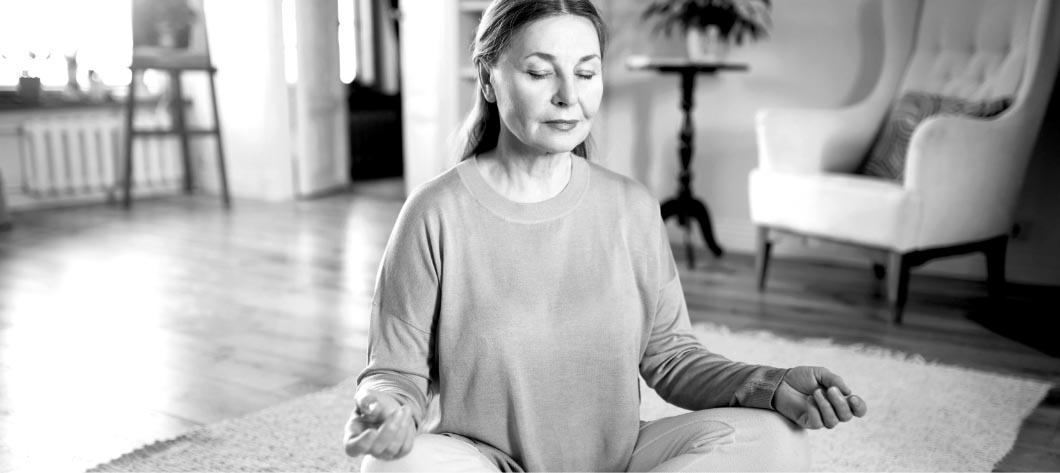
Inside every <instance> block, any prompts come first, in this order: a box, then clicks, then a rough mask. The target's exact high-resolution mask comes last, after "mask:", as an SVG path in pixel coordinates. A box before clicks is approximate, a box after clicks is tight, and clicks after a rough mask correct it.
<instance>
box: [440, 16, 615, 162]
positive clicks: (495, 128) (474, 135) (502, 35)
mask: <svg viewBox="0 0 1060 473" xmlns="http://www.w3.org/2000/svg"><path fill="white" fill-rule="evenodd" d="M559 15H575V16H580V17H582V18H585V19H587V20H589V21H590V22H592V24H593V26H595V27H596V36H597V38H598V39H599V40H600V54H601V55H602V54H603V52H604V48H605V47H606V45H607V26H606V25H604V20H602V19H601V18H600V14H599V13H597V11H596V7H594V6H593V4H592V3H591V2H590V1H589V0H493V2H492V3H490V5H489V7H487V8H486V11H485V12H483V13H482V20H481V21H480V22H479V25H478V30H477V31H476V33H475V42H474V43H472V45H471V63H472V66H473V69H474V70H475V71H476V76H475V77H476V81H475V94H474V96H475V97H474V100H475V104H474V106H473V107H472V108H471V112H470V113H468V116H467V118H466V119H465V120H464V125H463V127H461V129H460V137H459V138H460V139H461V144H462V146H459V147H458V148H457V149H458V150H460V153H461V155H460V157H461V160H464V159H467V158H470V157H472V156H474V155H476V154H480V153H484V152H486V151H489V150H491V149H494V148H496V147H497V137H498V136H499V135H500V131H501V118H500V112H499V111H498V110H497V104H496V103H491V102H488V101H486V98H485V97H483V95H482V83H481V82H480V81H479V80H478V79H479V77H480V76H479V75H478V73H477V72H478V70H479V69H480V68H481V67H494V66H496V65H497V60H498V59H499V58H500V56H501V53H503V52H504V51H505V50H506V49H507V48H508V46H509V44H510V43H511V41H512V38H513V37H514V36H515V34H516V33H517V32H518V31H519V29H520V28H522V27H524V26H526V25H528V24H530V23H531V22H534V21H537V20H540V19H543V18H547V17H550V16H559ZM591 139H592V138H591V137H588V138H586V139H585V141H583V142H581V143H580V144H579V145H578V146H575V147H574V150H573V153H574V154H576V155H578V156H581V157H583V158H586V159H588V157H589V155H588V149H587V148H588V146H587V145H588V143H589V142H590V141H591Z"/></svg>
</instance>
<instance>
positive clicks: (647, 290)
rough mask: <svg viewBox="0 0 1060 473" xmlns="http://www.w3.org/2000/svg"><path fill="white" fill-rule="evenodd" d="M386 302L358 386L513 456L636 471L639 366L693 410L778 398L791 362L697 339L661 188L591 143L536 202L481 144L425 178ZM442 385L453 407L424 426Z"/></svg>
mask: <svg viewBox="0 0 1060 473" xmlns="http://www.w3.org/2000/svg"><path fill="white" fill-rule="evenodd" d="M371 317H372V318H371V334H370V343H369V349H368V366H367V367H366V368H365V370H364V371H363V372H362V373H361V375H360V377H359V385H358V389H364V388H371V389H376V390H380V391H385V392H388V393H391V394H392V395H394V396H395V397H396V398H397V399H398V400H399V402H401V403H403V404H405V405H409V406H411V407H412V409H413V412H414V416H415V418H416V420H417V425H420V426H421V430H429V431H431V432H435V433H444V434H449V435H451V436H454V437H457V438H462V439H464V440H468V441H471V442H472V443H473V444H475V445H476V446H477V447H478V448H479V450H480V451H482V452H483V453H484V454H486V455H487V456H489V457H490V458H491V459H492V460H493V461H494V462H496V463H497V464H498V465H499V466H500V467H501V468H502V469H506V470H520V469H526V470H530V471H537V470H550V471H556V470H562V471H594V470H606V471H624V470H625V469H626V466H627V465H628V463H629V460H630V457H631V455H632V453H633V447H634V445H635V443H636V441H637V432H638V428H639V425H640V419H639V403H640V391H639V381H638V376H643V377H644V380H645V382H646V383H647V385H648V386H650V387H652V388H654V389H655V390H656V392H658V393H659V395H660V396H661V397H662V398H663V399H665V400H667V401H668V402H670V403H671V404H674V405H676V406H679V407H683V408H685V409H690V410H699V409H706V408H711V407H721V406H746V407H757V408H765V409H769V408H771V407H770V406H771V402H772V398H773V393H774V391H775V390H776V387H777V385H778V384H779V382H780V380H781V379H782V378H783V375H784V371H785V370H783V369H777V368H771V367H766V366H758V365H750V364H745V363H739V362H734V361H730V360H728V359H727V358H725V357H723V356H721V355H719V354H715V353H711V352H710V351H708V350H707V349H706V348H705V347H703V346H702V345H701V344H700V343H699V342H698V340H697V339H696V338H695V336H694V335H693V334H692V333H691V331H690V329H691V326H690V323H689V318H688V310H687V308H686V305H685V298H684V293H683V292H682V289H681V282H680V280H679V279H678V274H677V269H676V266H675V263H674V258H673V254H672V253H671V249H670V244H669V240H668V238H667V233H666V229H665V225H664V223H663V220H662V216H661V213H660V209H659V202H658V201H657V200H656V199H655V198H654V197H652V196H651V194H650V193H649V192H648V191H647V189H645V188H644V186H642V185H641V184H639V183H637V182H636V181H634V180H632V179H630V178H627V177H625V176H622V175H620V174H617V173H614V172H611V171H609V170H607V169H605V168H603V167H601V166H599V165H597V164H595V163H591V162H589V161H586V160H585V159H583V158H580V157H573V158H572V169H571V177H570V181H569V182H568V183H567V185H566V187H564V189H563V190H562V191H561V192H560V193H559V194H558V195H556V196H554V197H553V198H551V199H548V200H545V201H542V202H537V203H519V202H514V201H511V200H509V199H507V198H505V197H504V196H502V195H501V194H500V193H498V192H497V191H496V190H494V189H493V188H492V187H491V185H490V184H489V183H487V182H486V180H485V179H484V178H483V177H482V175H481V174H480V172H479V170H478V168H477V165H476V162H475V159H467V160H464V161H462V162H460V163H459V164H457V165H455V166H453V167H452V168H450V169H449V170H448V171H446V172H444V173H443V174H441V175H439V176H438V177H436V178H434V179H432V180H431V181H429V182H427V183H425V184H423V185H421V186H419V187H418V188H416V189H415V191H413V192H412V193H411V195H410V196H409V197H408V199H407V200H406V202H405V204H404V206H403V207H402V209H401V212H400V214H399V216H398V219H397V223H396V224H395V227H394V230H393V232H392V234H391V236H390V240H389V241H388V243H387V246H386V250H385V253H384V255H383V260H382V262H381V264H380V268H379V273H378V276H377V283H376V287H375V295H374V298H373V302H372V313H371ZM435 396H437V399H435V401H437V408H438V410H439V412H437V413H435V414H434V415H437V416H440V417H438V418H437V419H436V420H435V421H434V422H427V424H429V425H424V423H425V416H426V412H425V411H426V410H427V407H428V405H429V404H431V400H432V398H433V397H435ZM432 410H433V409H432Z"/></svg>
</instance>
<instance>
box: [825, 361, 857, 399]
mask: <svg viewBox="0 0 1060 473" xmlns="http://www.w3.org/2000/svg"><path fill="white" fill-rule="evenodd" d="M817 379H818V380H819V381H820V384H823V385H824V387H826V388H830V387H832V386H835V387H837V388H839V390H840V391H842V392H843V395H845V396H849V395H850V388H849V387H847V383H846V382H845V381H843V378H840V377H839V375H837V374H835V373H833V372H831V371H829V370H828V368H822V367H817Z"/></svg>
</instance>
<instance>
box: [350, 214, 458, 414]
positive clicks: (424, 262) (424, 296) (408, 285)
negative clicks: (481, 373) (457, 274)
mask: <svg viewBox="0 0 1060 473" xmlns="http://www.w3.org/2000/svg"><path fill="white" fill-rule="evenodd" d="M422 204H423V199H419V198H416V195H415V194H413V195H412V196H410V197H409V199H408V200H407V201H406V203H405V205H404V206H403V207H402V210H401V212H400V213H399V215H398V219H397V222H396V223H395V225H394V229H393V231H392V233H391V234H390V239H389V241H388V242H387V246H386V250H385V251H384V253H383V258H382V261H381V263H380V266H379V272H378V275H377V277H376V285H375V293H374V295H373V298H372V311H371V329H370V333H369V341H368V365H367V367H366V368H365V369H364V371H362V372H361V374H360V376H358V385H357V389H358V390H361V389H372V390H376V391H382V392H386V393H388V394H391V395H393V396H394V397H396V398H397V400H398V402H400V403H401V404H402V405H406V406H410V407H411V408H412V415H413V418H414V419H415V420H416V425H418V426H422V425H423V421H424V416H425V414H426V410H427V406H428V404H429V402H430V399H431V389H430V385H431V378H432V372H433V371H432V366H433V363H434V337H433V336H432V331H433V328H434V324H435V320H436V317H437V311H438V298H439V287H440V286H439V274H440V271H441V267H440V266H441V265H440V257H439V256H438V255H437V254H436V251H437V248H438V245H437V241H435V238H436V237H435V236H434V235H437V234H438V232H437V231H434V230H436V228H434V229H432V227H437V225H436V224H434V225H432V223H431V219H430V218H429V216H428V212H425V211H424V205H422Z"/></svg>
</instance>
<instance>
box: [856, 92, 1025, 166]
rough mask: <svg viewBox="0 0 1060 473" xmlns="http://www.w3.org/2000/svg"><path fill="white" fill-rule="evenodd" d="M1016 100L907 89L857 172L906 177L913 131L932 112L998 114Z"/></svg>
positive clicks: (970, 114) (982, 115) (934, 113)
mask: <svg viewBox="0 0 1060 473" xmlns="http://www.w3.org/2000/svg"><path fill="white" fill-rule="evenodd" d="M1011 103H1012V99H1011V98H1009V97H1003V98H999V99H994V100H985V101H982V102H966V101H964V100H962V99H958V98H953V97H944V96H941V95H937V94H931V93H927V92H907V93H905V94H904V95H902V97H901V98H900V99H899V100H898V103H897V104H895V106H894V108H893V109H891V113H890V115H889V116H888V117H887V122H886V123H884V125H883V129H882V130H880V134H879V135H878V136H877V137H876V141H875V142H874V143H873V144H872V148H870V150H869V154H868V156H867V157H866V158H865V161H864V162H863V163H861V166H860V167H859V168H858V170H857V171H856V172H857V173H858V174H864V175H867V176H875V177H881V178H885V179H894V180H896V181H902V180H903V178H904V176H905V154H906V150H907V149H908V148H909V139H910V138H912V136H913V130H914V129H916V127H917V125H919V124H920V122H921V121H923V120H924V119H926V118H928V117H930V116H932V115H968V116H972V117H981V118H987V117H992V116H995V115H997V114H999V113H1001V112H1003V111H1005V109H1006V108H1008V106H1009V105H1010V104H1011Z"/></svg>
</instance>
